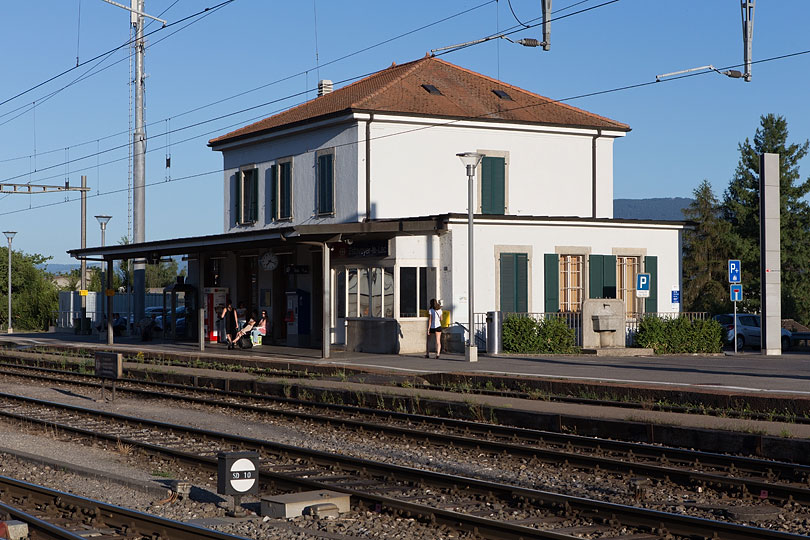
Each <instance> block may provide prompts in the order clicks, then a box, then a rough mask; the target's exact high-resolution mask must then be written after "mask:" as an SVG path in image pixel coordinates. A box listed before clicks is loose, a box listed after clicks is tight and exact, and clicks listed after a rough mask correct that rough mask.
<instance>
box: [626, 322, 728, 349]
mask: <svg viewBox="0 0 810 540" xmlns="http://www.w3.org/2000/svg"><path fill="white" fill-rule="evenodd" d="M635 343H636V345H637V346H638V347H644V348H649V349H653V350H655V352H656V353H657V354H667V353H716V352H720V351H721V350H722V349H723V327H722V326H721V325H720V323H718V322H717V321H715V320H713V319H709V320H700V319H695V320H691V321H690V320H689V319H687V318H686V317H677V318H674V319H662V318H660V317H656V316H653V315H650V316H646V317H643V318H642V319H641V321H640V322H639V324H638V333H637V334H636V340H635Z"/></svg>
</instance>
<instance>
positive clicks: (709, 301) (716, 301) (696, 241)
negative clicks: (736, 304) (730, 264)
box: [683, 180, 731, 313]
mask: <svg viewBox="0 0 810 540" xmlns="http://www.w3.org/2000/svg"><path fill="white" fill-rule="evenodd" d="M692 195H693V197H694V200H693V201H692V203H691V204H690V205H689V206H688V207H687V208H685V209H684V211H683V213H684V217H686V219H687V220H689V221H692V222H694V229H689V230H687V231H686V232H685V233H684V236H683V276H684V292H683V305H684V309H685V310H686V311H708V312H709V313H722V312H726V311H728V310H729V308H730V302H729V296H728V289H727V287H726V286H725V282H726V264H727V260H728V256H729V249H730V247H731V243H730V235H731V225H730V224H729V222H728V221H726V220H724V219H723V217H722V211H721V207H720V203H719V201H718V200H717V197H715V195H714V192H713V191H712V186H711V184H709V181H708V180H703V182H701V184H700V185H699V186H698V187H697V188H695V190H694V191H693V192H692Z"/></svg>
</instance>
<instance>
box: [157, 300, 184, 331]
mask: <svg viewBox="0 0 810 540" xmlns="http://www.w3.org/2000/svg"><path fill="white" fill-rule="evenodd" d="M158 309H160V310H161V311H158V312H157V313H158V316H157V317H155V329H156V330H158V331H162V330H163V313H162V309H163V308H158ZM174 313H175V320H176V321H177V333H178V334H182V333H183V332H185V331H186V306H178V307H177V309H175V310H174ZM168 319H169V322H168V323H167V325H166V329H167V330H171V326H172V325H171V317H168Z"/></svg>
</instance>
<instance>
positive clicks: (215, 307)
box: [203, 287, 228, 343]
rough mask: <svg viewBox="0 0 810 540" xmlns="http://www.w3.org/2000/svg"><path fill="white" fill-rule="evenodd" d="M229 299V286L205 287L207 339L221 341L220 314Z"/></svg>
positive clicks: (204, 314)
mask: <svg viewBox="0 0 810 540" xmlns="http://www.w3.org/2000/svg"><path fill="white" fill-rule="evenodd" d="M227 301H228V288H227V287H206V288H204V289H203V307H204V312H203V320H204V322H205V329H204V330H205V340H206V341H210V342H214V343H216V342H218V341H219V330H220V322H219V315H220V314H221V313H222V310H223V309H225V305H226V303H227Z"/></svg>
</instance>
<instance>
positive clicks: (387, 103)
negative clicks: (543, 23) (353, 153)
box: [209, 56, 630, 146]
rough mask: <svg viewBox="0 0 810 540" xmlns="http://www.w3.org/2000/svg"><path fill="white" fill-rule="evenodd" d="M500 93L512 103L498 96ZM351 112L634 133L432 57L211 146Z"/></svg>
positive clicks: (394, 67)
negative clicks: (506, 96) (429, 89)
mask: <svg viewBox="0 0 810 540" xmlns="http://www.w3.org/2000/svg"><path fill="white" fill-rule="evenodd" d="M423 85H433V86H434V87H435V88H436V89H438V91H439V92H440V94H436V93H431V92H429V91H428V90H427V89H426V88H425V87H424V86H423ZM496 90H499V91H502V92H505V93H506V94H507V95H508V97H509V98H511V99H504V98H502V97H499V96H498V95H496V93H495V91H496ZM350 111H355V112H379V113H393V114H397V113H400V114H406V115H419V116H431V117H441V118H453V119H456V118H457V119H461V118H464V119H477V120H499V121H507V122H518V123H531V124H544V125H554V126H577V127H591V128H603V129H613V130H619V131H629V130H630V126H628V125H627V124H623V123H621V122H617V121H615V120H611V119H609V118H605V117H604V116H599V115H597V114H593V113H589V112H587V111H584V110H582V109H577V108H576V107H571V106H570V105H566V104H564V103H558V102H554V101H553V100H551V99H549V98H546V97H543V96H540V95H538V94H534V93H532V92H528V91H526V90H523V89H521V88H518V87H516V86H512V85H509V84H506V83H503V82H501V81H497V80H495V79H491V78H489V77H486V76H484V75H481V74H480V73H475V72H473V71H470V70H467V69H464V68H461V67H459V66H456V65H453V64H451V63H449V62H445V61H444V60H440V59H438V58H434V57H430V56H427V57H425V58H421V59H419V60H416V61H413V62H408V63H407V64H402V65H399V66H398V65H392V66H391V67H389V68H388V69H384V70H382V71H378V72H377V73H374V74H372V75H369V76H368V77H366V78H364V79H361V80H359V81H357V82H355V83H352V84H350V85H347V86H344V87H343V88H340V89H338V90H335V91H334V92H332V93H330V94H326V95H324V96H321V97H317V98H315V99H313V100H310V101H308V102H306V103H303V104H301V105H299V106H297V107H293V108H292V109H288V110H286V111H284V112H282V113H279V114H276V115H274V116H271V117H269V118H265V119H264V120H260V121H259V122H256V123H253V124H250V125H248V126H245V127H242V128H239V129H237V130H236V131H232V132H230V133H228V134H226V135H222V136H220V137H217V138H215V139H211V140H210V141H209V145H211V146H216V145H218V144H222V143H225V142H229V141H231V140H234V139H239V138H242V137H245V136H249V135H254V134H258V133H261V132H266V131H271V130H274V129H277V128H281V127H287V126H291V125H295V124H299V123H303V122H307V121H310V120H315V119H318V118H323V117H328V116H331V115H335V114H340V113H348V112H350Z"/></svg>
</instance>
